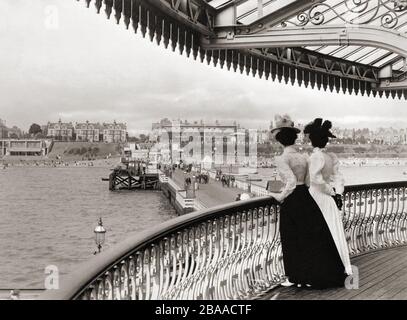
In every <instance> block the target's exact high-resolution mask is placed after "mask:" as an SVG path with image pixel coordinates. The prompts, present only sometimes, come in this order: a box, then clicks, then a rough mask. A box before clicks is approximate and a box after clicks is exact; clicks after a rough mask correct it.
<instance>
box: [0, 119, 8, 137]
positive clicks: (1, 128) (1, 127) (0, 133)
mask: <svg viewBox="0 0 407 320" xmlns="http://www.w3.org/2000/svg"><path fill="white" fill-rule="evenodd" d="M6 138H8V128H7V127H6V121H4V120H2V119H0V139H6Z"/></svg>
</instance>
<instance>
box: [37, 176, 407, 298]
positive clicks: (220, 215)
mask: <svg viewBox="0 0 407 320" xmlns="http://www.w3.org/2000/svg"><path fill="white" fill-rule="evenodd" d="M343 200H344V206H343V207H344V209H343V222H344V226H345V233H346V236H347V241H348V245H349V250H350V253H351V255H352V256H356V255H359V254H363V253H367V252H370V251H373V250H378V249H386V248H390V247H395V246H399V245H405V244H407V212H406V208H407V182H392V183H378V184H369V185H355V186H348V187H346V188H345V193H344V196H343ZM278 219H279V205H278V203H277V202H276V201H275V200H274V199H272V198H270V197H262V198H254V199H251V200H248V201H238V202H234V203H231V204H227V205H222V206H218V207H214V208H211V209H206V210H202V211H198V212H194V213H190V214H187V215H184V216H181V217H178V218H176V219H173V220H170V221H167V222H165V223H163V224H161V225H160V226H157V227H154V228H152V229H150V230H149V231H146V232H143V233H140V234H136V235H133V236H131V237H130V238H128V239H127V240H126V241H124V242H122V243H119V244H118V245H116V246H114V247H112V248H111V249H109V250H107V251H105V252H102V253H101V254H100V255H98V256H96V257H95V258H93V259H91V260H90V261H88V262H86V263H84V265H83V266H82V267H80V268H77V269H76V271H75V272H74V273H72V274H71V275H70V276H68V277H67V278H66V279H65V281H63V282H62V283H61V286H60V289H59V290H53V291H47V292H45V293H44V294H43V295H42V296H41V297H40V298H41V299H248V298H254V297H256V296H257V295H259V294H262V293H263V292H265V291H268V290H270V289H271V288H273V286H276V285H278V284H279V283H281V281H283V280H284V268H283V264H282V253H281V245H280V240H279V229H278Z"/></svg>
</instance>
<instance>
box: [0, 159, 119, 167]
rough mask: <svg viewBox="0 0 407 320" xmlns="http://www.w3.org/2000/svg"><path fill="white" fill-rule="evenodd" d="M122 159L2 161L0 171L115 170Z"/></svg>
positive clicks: (0, 160) (0, 161)
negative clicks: (32, 168)
mask: <svg viewBox="0 0 407 320" xmlns="http://www.w3.org/2000/svg"><path fill="white" fill-rule="evenodd" d="M120 159H121V158H120V157H112V158H109V159H95V160H63V159H62V160H56V159H38V160H35V159H21V158H20V159H12V160H10V159H0V169H2V168H3V169H6V168H14V167H36V168H113V167H115V166H117V165H118V164H119V163H120Z"/></svg>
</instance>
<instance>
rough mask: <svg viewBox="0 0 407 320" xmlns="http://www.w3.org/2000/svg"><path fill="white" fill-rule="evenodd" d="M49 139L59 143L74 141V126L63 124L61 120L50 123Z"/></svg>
mask: <svg viewBox="0 0 407 320" xmlns="http://www.w3.org/2000/svg"><path fill="white" fill-rule="evenodd" d="M47 127H48V128H47V137H49V138H53V139H54V140H58V141H72V140H73V136H74V126H73V124H72V122H69V123H63V122H62V121H61V119H59V121H58V122H56V123H48V126H47Z"/></svg>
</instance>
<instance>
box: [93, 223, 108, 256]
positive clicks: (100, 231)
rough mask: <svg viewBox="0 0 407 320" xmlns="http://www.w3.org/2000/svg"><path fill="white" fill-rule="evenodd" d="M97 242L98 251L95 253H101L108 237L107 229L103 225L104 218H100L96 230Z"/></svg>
mask: <svg viewBox="0 0 407 320" xmlns="http://www.w3.org/2000/svg"><path fill="white" fill-rule="evenodd" d="M93 232H94V233H95V243H96V245H97V248H98V251H95V253H94V254H97V253H100V251H101V249H102V245H103V244H104V243H105V237H106V229H105V228H104V227H103V222H102V218H99V222H98V225H97V226H96V228H95V230H94V231H93Z"/></svg>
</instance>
